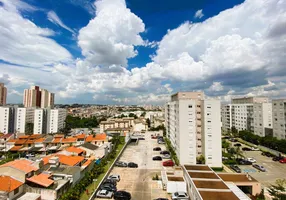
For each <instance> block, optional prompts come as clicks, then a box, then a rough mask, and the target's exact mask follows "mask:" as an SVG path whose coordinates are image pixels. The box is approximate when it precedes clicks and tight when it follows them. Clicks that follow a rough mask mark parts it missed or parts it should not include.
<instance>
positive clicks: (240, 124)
mask: <svg viewBox="0 0 286 200" xmlns="http://www.w3.org/2000/svg"><path fill="white" fill-rule="evenodd" d="M231 108H232V109H231V113H232V126H234V127H235V128H236V129H237V130H238V131H242V130H249V131H254V125H253V124H254V122H253V104H250V103H249V104H246V103H243V104H232V106H231Z"/></svg>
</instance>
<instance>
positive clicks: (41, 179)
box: [27, 173, 54, 187]
mask: <svg viewBox="0 0 286 200" xmlns="http://www.w3.org/2000/svg"><path fill="white" fill-rule="evenodd" d="M50 177H51V175H50V174H45V173H41V174H39V175H35V176H32V177H31V178H27V180H28V181H31V182H33V183H36V184H38V185H41V186H44V187H49V186H50V185H52V184H53V183H54V181H53V180H51V179H49V178H50Z"/></svg>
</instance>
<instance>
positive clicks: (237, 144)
mask: <svg viewBox="0 0 286 200" xmlns="http://www.w3.org/2000/svg"><path fill="white" fill-rule="evenodd" d="M233 146H235V147H241V144H240V143H235V144H234V145H233Z"/></svg>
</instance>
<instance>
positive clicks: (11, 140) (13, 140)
mask: <svg viewBox="0 0 286 200" xmlns="http://www.w3.org/2000/svg"><path fill="white" fill-rule="evenodd" d="M16 141H17V139H10V140H8V141H7V142H16Z"/></svg>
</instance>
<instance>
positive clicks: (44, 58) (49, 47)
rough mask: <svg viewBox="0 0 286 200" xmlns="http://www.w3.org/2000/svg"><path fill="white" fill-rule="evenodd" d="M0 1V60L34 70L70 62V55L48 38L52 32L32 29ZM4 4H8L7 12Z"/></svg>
mask: <svg viewBox="0 0 286 200" xmlns="http://www.w3.org/2000/svg"><path fill="white" fill-rule="evenodd" d="M2 2H3V5H4V6H0V27H1V28H0V42H1V48H0V59H1V60H4V61H6V62H10V63H14V64H19V65H26V66H33V67H36V66H41V65H52V64H55V63H58V62H66V61H69V60H70V59H71V57H72V56H71V54H70V53H69V52H68V51H67V50H66V49H65V48H63V47H62V46H60V45H59V44H57V43H56V42H55V41H54V40H52V39H50V38H49V37H50V36H52V35H53V34H54V32H53V31H52V30H50V29H47V28H40V27H38V26H36V25H35V24H34V23H33V22H31V21H30V20H28V19H25V18H23V17H22V16H21V14H19V13H18V12H16V11H17V7H15V6H14V5H13V4H10V3H7V1H3V0H2ZM6 5H9V9H7V7H6ZM13 6H14V7H13ZM12 7H13V8H14V11H13V9H12ZM15 10H16V11H15Z"/></svg>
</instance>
